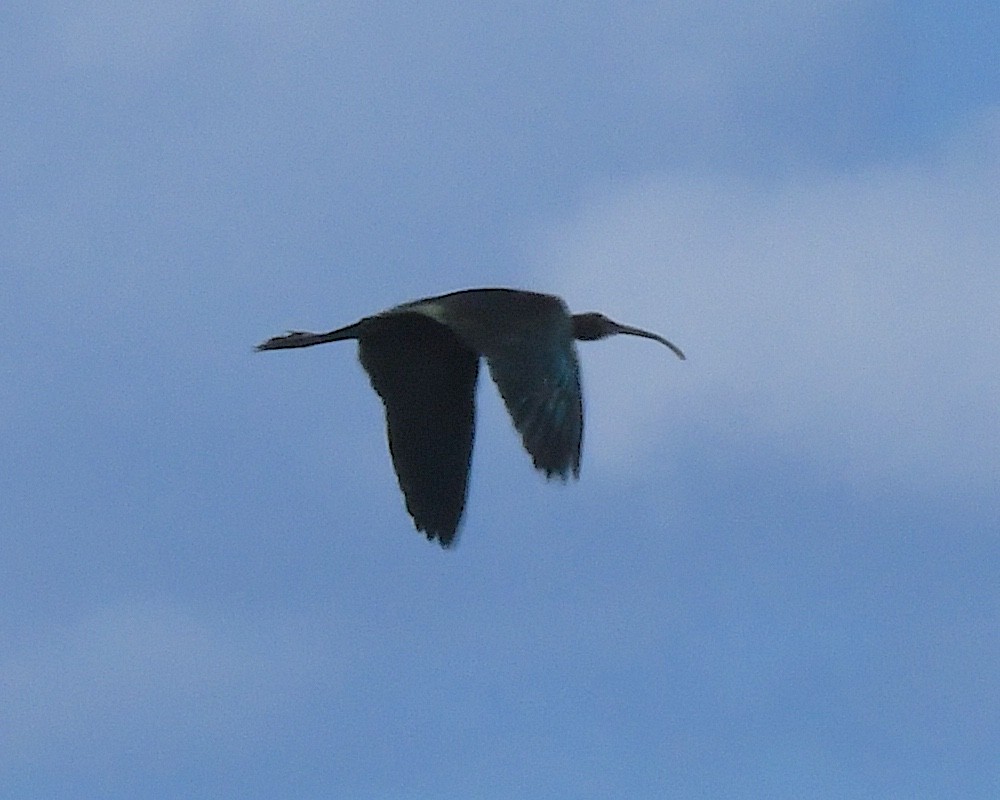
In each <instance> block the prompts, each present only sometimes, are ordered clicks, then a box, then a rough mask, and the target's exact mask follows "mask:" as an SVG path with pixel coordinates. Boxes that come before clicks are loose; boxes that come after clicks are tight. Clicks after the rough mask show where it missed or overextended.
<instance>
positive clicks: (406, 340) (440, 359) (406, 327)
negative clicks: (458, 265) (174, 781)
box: [257, 289, 684, 547]
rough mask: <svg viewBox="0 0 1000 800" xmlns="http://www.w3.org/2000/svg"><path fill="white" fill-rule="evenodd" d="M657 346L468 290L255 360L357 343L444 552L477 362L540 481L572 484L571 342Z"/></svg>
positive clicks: (266, 346)
mask: <svg viewBox="0 0 1000 800" xmlns="http://www.w3.org/2000/svg"><path fill="white" fill-rule="evenodd" d="M616 333H625V334H631V335H635V336H642V337H645V338H649V339H654V340H656V341H659V342H661V343H662V344H665V345H666V346H668V347H670V348H671V349H672V350H673V351H674V352H675V353H676V354H677V355H678V357H679V358H684V355H683V353H681V351H680V350H678V349H677V348H676V347H674V345H672V344H671V343H670V342H668V341H667V340H666V339H663V338H662V337H660V336H657V335H656V334H653V333H649V332H648V331H643V330H640V329H638V328H631V327H629V326H626V325H619V324H618V323H615V322H612V321H611V320H609V319H608V318H607V317H605V316H603V315H601V314H576V315H571V314H570V313H569V310H568V309H567V308H566V304H565V303H564V302H563V301H562V300H561V299H560V298H558V297H555V296H553V295H548V294H538V293H535V292H525V291H519V290H514V289H467V290H464V291H459V292H452V293H451V294H445V295H440V296H438V297H429V298H425V299H423V300H416V301H414V302H411V303H403V304H402V305H398V306H395V307H393V308H390V309H388V310H386V311H383V312H382V313H380V314H376V315H374V316H371V317H365V318H363V319H361V320H359V321H358V322H355V323H354V324H353V325H348V326H346V327H344V328H339V329H337V330H334V331H330V332H329V333H306V332H302V331H294V332H291V333H289V334H287V335H285V336H277V337H274V338H272V339H269V340H268V341H266V342H264V343H263V344H261V345H258V347H257V349H258V350H277V349H285V348H294V347H309V346H311V345H315V344H322V343H324V342H334V341H340V340H343V339H357V340H358V356H359V359H360V361H361V364H362V366H363V367H364V368H365V371H366V372H367V373H368V376H369V378H370V379H371V383H372V387H373V388H374V389H375V391H376V392H377V393H378V395H379V396H380V397H381V398H382V402H383V403H384V404H385V414H386V425H387V428H388V438H389V450H390V453H391V455H392V461H393V466H394V467H395V469H396V475H397V477H398V479H399V486H400V489H401V490H402V491H403V495H404V497H405V498H406V507H407V510H408V511H409V512H410V515H411V516H412V517H413V522H414V524H415V525H416V527H417V530H420V531H423V532H424V533H425V534H426V535H427V538H428V539H435V538H436V539H438V540H439V541H440V542H441V545H442V546H444V547H448V546H450V545H451V543H452V542H453V541H454V539H455V535H456V533H457V531H458V527H459V523H460V522H461V518H462V511H463V509H464V507H465V496H466V489H467V486H468V478H469V466H470V463H471V458H472V441H473V436H474V431H475V388H476V379H477V377H478V372H479V359H480V357H482V358H485V359H486V363H487V365H488V367H489V370H490V374H491V375H492V377H493V380H494V382H495V383H496V384H497V387H498V388H499V390H500V394H501V396H502V397H503V400H504V403H505V405H506V406H507V410H508V411H509V412H510V415H511V418H512V419H513V421H514V426H515V427H516V428H517V430H518V432H519V433H520V434H521V439H522V441H523V443H524V447H525V449H526V450H527V451H528V453H529V454H530V455H531V457H532V460H533V462H534V465H535V467H536V468H537V469H539V470H541V471H543V472H545V474H546V477H549V478H551V477H553V476H559V477H560V478H562V479H564V480H565V479H566V478H568V477H569V476H570V475H571V474H572V475H573V477H578V476H579V473H580V452H581V444H582V440H583V400H582V396H581V392H580V369H579V363H578V361H577V356H576V347H575V345H574V340H575V339H581V340H584V341H589V340H595V339H602V338H604V337H606V336H611V335H613V334H616Z"/></svg>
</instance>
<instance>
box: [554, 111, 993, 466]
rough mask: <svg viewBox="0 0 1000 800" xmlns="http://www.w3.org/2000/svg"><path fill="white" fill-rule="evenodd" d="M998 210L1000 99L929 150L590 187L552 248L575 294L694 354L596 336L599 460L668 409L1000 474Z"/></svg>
mask: <svg viewBox="0 0 1000 800" xmlns="http://www.w3.org/2000/svg"><path fill="white" fill-rule="evenodd" d="M998 219H1000V113H995V114H987V115H984V116H983V117H982V118H981V119H979V120H977V121H976V122H975V123H974V124H972V125H970V126H969V128H968V129H967V130H965V131H964V132H962V134H961V135H959V136H957V137H955V139H954V141H952V142H951V143H950V145H949V146H948V147H947V148H946V149H945V151H943V152H939V153H935V154H932V155H930V156H927V157H926V158H925V159H924V160H923V161H921V162H920V163H910V164H901V165H892V166H884V167H882V168H879V169H869V170H866V171H864V172H859V173H856V174H849V175H823V174H801V175H798V176H797V177H794V178H791V179H788V180H786V181H785V182H783V183H781V184H780V185H768V186H760V185H752V184H749V183H745V182H740V181H736V180H728V181H727V180H725V179H707V178H699V177H692V176H685V177H678V176H675V175H659V176H653V177H650V178H648V179H647V180H645V181H642V182H640V183H637V184H635V185H632V186H629V187H627V188H625V189H624V190H621V191H614V192H610V193H608V194H606V195H602V196H594V197H591V198H589V199H587V200H586V201H585V202H583V203H582V204H581V205H580V207H579V208H578V209H577V211H576V213H575V214H574V215H573V217H572V218H570V219H568V220H566V221H565V222H564V223H562V224H561V225H558V226H557V227H556V229H555V230H553V231H551V233H550V234H549V235H548V236H547V237H545V238H544V242H543V244H541V245H540V248H539V252H538V255H537V261H538V263H539V264H540V265H544V267H545V269H547V270H551V269H554V270H555V271H556V273H557V275H558V277H557V278H555V281H554V283H555V285H556V286H559V287H560V288H561V289H562V290H563V291H564V293H565V295H566V296H567V299H568V300H569V302H570V305H571V307H574V308H575V309H577V310H586V309H585V308H582V306H587V307H588V308H590V307H594V308H597V309H600V310H604V311H606V312H607V313H609V314H610V315H611V316H618V315H620V316H621V317H622V318H623V321H625V322H630V323H632V324H637V325H643V326H647V327H650V328H653V329H656V330H658V331H659V332H661V333H663V334H664V335H666V336H667V337H668V338H672V339H673V340H675V341H676V343H677V344H678V345H680V346H681V347H682V348H684V349H685V350H686V351H687V352H688V356H689V361H688V362H687V363H686V364H680V365H678V364H675V363H672V362H670V363H666V364H661V363H660V362H659V361H658V360H657V357H660V358H663V357H664V355H663V354H660V353H655V354H653V355H650V354H649V353H648V352H646V351H643V350H641V349H640V347H639V345H638V343H635V342H623V343H615V344H614V345H613V355H612V356H607V357H605V356H595V355H593V354H592V353H591V352H590V347H588V346H587V345H583V347H587V348H588V352H587V353H585V354H584V362H585V367H584V369H585V378H586V379H587V380H588V393H589V395H590V398H589V399H591V400H592V401H593V402H592V404H591V407H590V408H591V412H590V414H589V418H588V426H589V427H588V441H589V442H590V444H591V447H590V453H589V455H588V458H595V457H596V458H600V457H602V456H604V457H607V456H608V454H609V453H614V454H615V457H616V458H619V459H620V458H622V457H623V454H624V453H625V452H632V451H634V450H635V448H636V447H637V446H638V443H639V441H640V439H642V438H644V437H643V436H642V433H643V432H645V431H648V430H649V427H650V426H653V427H655V428H657V429H660V430H662V431H664V432H666V431H670V430H677V429H681V430H683V431H685V432H687V433H690V432H692V431H697V430H698V429H701V430H702V432H704V433H709V434H711V435H720V434H721V435H722V436H723V437H724V438H725V437H736V438H738V439H741V440H747V439H749V440H751V441H753V440H757V441H764V442H767V443H768V444H777V445H778V446H779V447H781V448H783V449H785V450H786V451H806V452H807V453H809V454H811V455H812V457H814V458H816V459H817V460H821V461H823V462H829V463H830V464H831V465H832V466H833V467H834V468H838V467H839V468H842V469H844V470H845V471H847V472H850V473H852V474H854V475H857V476H858V477H859V478H860V479H861V480H866V479H868V478H870V477H874V476H878V475H883V476H884V475H886V474H888V473H904V474H906V475H910V476H911V477H914V478H918V479H920V480H921V481H924V480H926V481H928V482H934V483H938V482H941V481H943V482H944V483H946V484H951V483H952V481H953V480H954V481H955V482H959V481H965V480H968V479H979V480H990V479H992V477H993V476H995V470H996V466H997V453H998V452H1000V415H998V414H997V411H996V409H997V406H998V400H1000V356H998V328H1000V323H998V322H997V316H998V308H1000V269H998V267H1000V263H998V256H997V253H1000V226H998V225H997V220H998ZM605 347H606V348H607V349H608V350H609V351H610V350H611V349H612V346H611V345H605ZM595 350H596V347H595ZM612 359H614V360H612ZM623 406H628V407H629V413H627V414H620V413H611V412H610V411H609V409H615V408H619V409H620V408H621V407H623ZM614 442H617V443H618V445H617V446H614V445H613V443H614Z"/></svg>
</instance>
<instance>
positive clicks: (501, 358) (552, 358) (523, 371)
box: [486, 330, 583, 480]
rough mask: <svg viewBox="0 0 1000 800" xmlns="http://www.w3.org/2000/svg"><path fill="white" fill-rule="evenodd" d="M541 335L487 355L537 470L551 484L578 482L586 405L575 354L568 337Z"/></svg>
mask: <svg viewBox="0 0 1000 800" xmlns="http://www.w3.org/2000/svg"><path fill="white" fill-rule="evenodd" d="M536 333H537V335H536V336H535V337H533V338H532V339H531V340H530V341H519V340H512V341H511V342H509V343H507V344H505V345H504V346H502V347H497V348H495V349H494V350H493V352H491V353H487V354H486V358H487V363H488V364H489V367H490V374H491V375H492V376H493V380H494V381H495V382H496V385H497V388H498V389H499V390H500V395H501V396H502V397H503V400H504V403H505V404H506V406H507V411H509V412H510V416H511V418H512V419H513V420H514V427H515V428H517V431H518V433H520V434H521V441H522V442H523V443H524V449H525V450H527V451H528V453H529V454H530V455H531V458H532V460H533V462H534V464H535V468H536V469H539V470H542V471H544V472H545V476H546V477H547V478H551V477H552V476H554V475H558V476H559V477H561V478H562V479H563V480H565V479H566V478H568V477H569V475H570V473H572V475H573V477H574V478H578V477H579V476H580V449H581V445H582V440H583V401H582V399H581V394H580V367H579V364H578V362H577V358H576V348H575V346H574V344H573V340H572V338H570V336H569V334H568V333H567V334H566V335H562V334H561V333H559V332H555V331H549V330H539V331H537V332H536Z"/></svg>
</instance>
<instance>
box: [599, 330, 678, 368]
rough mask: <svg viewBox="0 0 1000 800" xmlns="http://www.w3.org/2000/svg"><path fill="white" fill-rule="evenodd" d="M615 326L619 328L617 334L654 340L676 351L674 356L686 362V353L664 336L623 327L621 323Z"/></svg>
mask: <svg viewBox="0 0 1000 800" xmlns="http://www.w3.org/2000/svg"><path fill="white" fill-rule="evenodd" d="M615 325H617V326H618V330H617V331H616V333H627V334H628V335H629V336H641V337H642V338H643V339H652V340H653V341H654V342H659V343H660V344H665V345H666V346H667V347H669V348H670V349H671V350H673V351H674V355H676V356H677V357H678V358H679V359H680V360H681V361H684V360H685V358H684V353H683V352H681V349H680V348H679V347H678V346H677V345H675V344H674V343H673V342H668V341H667V340H666V339H664V338H663V337H662V336H659V335H658V334H655V333H651V332H650V331H644V330H643V329H642V328H633V327H632V326H631V325H622V324H621V323H620V322H616V323H615Z"/></svg>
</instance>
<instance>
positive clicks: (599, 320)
mask: <svg viewBox="0 0 1000 800" xmlns="http://www.w3.org/2000/svg"><path fill="white" fill-rule="evenodd" d="M618 333H622V334H627V335H628V336H641V337H642V338H643V339H652V340H653V341H655V342H659V343H660V344H663V345H666V346H667V347H669V348H670V349H671V350H673V352H674V354H675V355H676V356H677V357H678V358H679V359H681V360H683V359H684V353H682V352H681V349H680V348H679V347H677V345H675V344H673V343H672V342H668V341H667V340H666V339H664V338H663V337H662V336H659V335H657V334H655V333H651V332H649V331H644V330H643V329H642V328H633V327H632V326H631V325H622V324H621V323H620V322H615V321H614V320H613V319H608V318H607V317H606V316H604V314H598V313H597V312H596V311H590V312H588V313H586V314H574V315H573V337H574V338H575V339H579V340H580V341H582V342H594V341H597V340H598V339H606V338H607V337H608V336H614V335H615V334H618Z"/></svg>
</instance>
